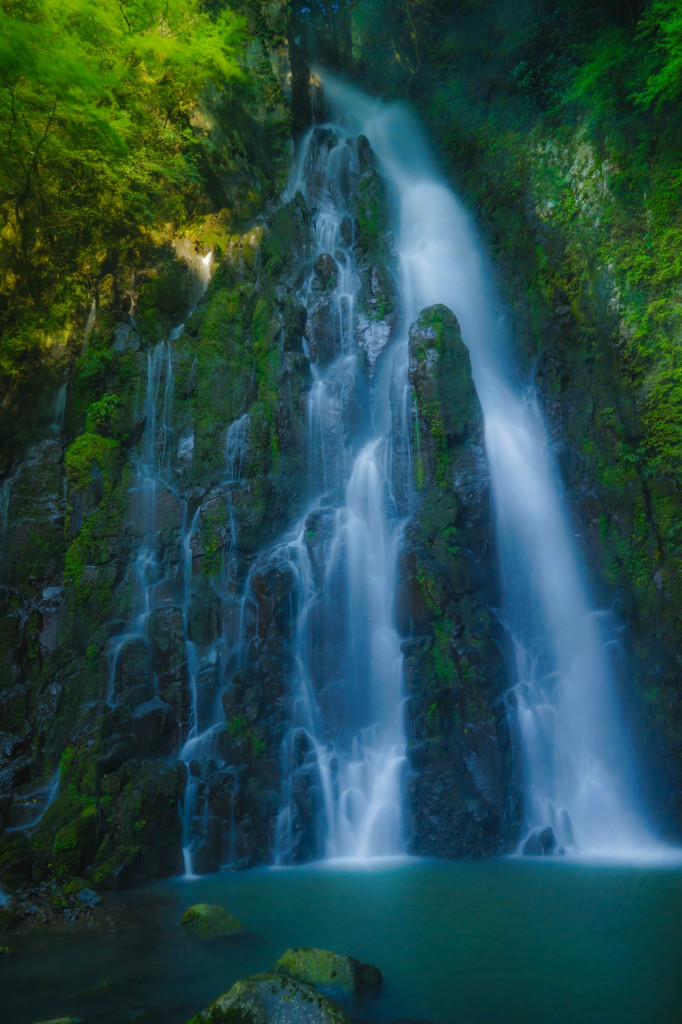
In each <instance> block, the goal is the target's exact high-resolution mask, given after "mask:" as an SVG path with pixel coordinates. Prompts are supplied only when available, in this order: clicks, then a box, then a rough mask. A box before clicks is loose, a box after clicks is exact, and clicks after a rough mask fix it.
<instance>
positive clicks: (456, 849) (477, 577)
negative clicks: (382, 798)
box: [398, 306, 518, 856]
mask: <svg viewBox="0 0 682 1024" xmlns="http://www.w3.org/2000/svg"><path fill="white" fill-rule="evenodd" d="M409 372H410V382H411V384H412V386H413V388H414V394H415V405H416V409H415V415H416V417H417V421H418V435H419V446H418V450H417V454H416V458H415V463H416V464H415V484H416V489H417V511H416V514H415V516H414V518H413V519H412V520H411V521H410V522H409V523H408V525H407V528H406V530H405V542H404V548H403V552H402V554H401V558H400V579H401V585H400V589H399V595H398V611H399V614H400V621H401V625H402V629H403V631H404V632H405V633H408V634H410V635H411V637H412V639H410V640H408V641H406V642H405V643H404V644H403V652H404V673H405V683H406V689H407V695H408V700H407V707H406V715H407V723H406V725H407V734H408V760H409V762H410V765H411V769H412V770H411V773H410V775H409V779H408V798H409V803H410V805H411V808H412V836H411V845H412V848H413V849H414V850H415V852H419V853H423V854H429V855H436V856H462V855H469V856H472V855H474V856H475V855H481V854H492V853H495V852H500V851H501V850H503V849H509V848H511V845H512V843H513V835H512V833H513V819H514V817H515V814H516V811H515V810H513V808H515V807H516V802H517V801H518V792H517V789H516V783H515V780H514V778H513V776H512V774H511V767H510V757H511V751H510V738H509V726H508V722H507V720H506V714H505V711H504V708H503V704H502V701H501V700H500V698H501V696H502V694H503V692H504V690H505V688H506V682H505V672H504V666H503V660H502V655H501V648H502V643H503V637H502V631H501V628H500V626H499V624H498V623H497V621H496V620H495V618H494V617H493V616H492V614H491V613H490V611H489V607H490V605H491V604H494V603H495V601H496V587H497V572H496V568H495V565H494V563H493V560H492V552H491V550H490V536H491V523H490V497H489V492H488V473H487V465H486V461H485V450H484V445H483V436H482V416H481V412H480V408H479V406H478V399H477V397H476V392H475V389H474V387H473V382H472V380H471V370H470V364H469V355H468V352H467V351H466V349H465V347H464V345H463V343H462V340H461V336H460V332H459V327H458V325H457V321H456V320H455V318H454V316H453V314H452V313H451V312H450V310H448V309H446V308H445V307H444V306H435V307H431V308H430V309H427V310H424V311H423V312H422V314H421V315H420V317H419V319H418V321H417V323H416V324H415V325H413V326H412V328H411V330H410V368H409ZM512 793H513V794H514V796H513V797H512V798H511V800H510V799H509V797H510V794H512ZM510 808H511V809H510Z"/></svg>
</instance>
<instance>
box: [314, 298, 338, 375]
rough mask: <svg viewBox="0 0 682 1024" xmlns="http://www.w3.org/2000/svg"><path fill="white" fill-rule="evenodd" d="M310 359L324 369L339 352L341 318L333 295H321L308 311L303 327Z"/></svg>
mask: <svg viewBox="0 0 682 1024" xmlns="http://www.w3.org/2000/svg"><path fill="white" fill-rule="evenodd" d="M305 337H306V341H307V342H308V349H309V351H310V358H311V361H312V362H313V363H318V364H319V365H320V367H322V368H324V367H326V366H329V364H330V363H331V362H332V361H333V360H334V359H336V357H337V356H338V354H339V352H340V351H341V344H340V340H341V317H340V313H339V307H338V303H337V300H336V297H335V295H333V294H331V293H328V292H325V293H323V294H321V295H320V296H319V297H318V298H317V299H316V300H315V302H314V304H313V305H312V306H310V307H309V309H308V318H307V320H306V325H305Z"/></svg>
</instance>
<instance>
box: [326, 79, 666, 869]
mask: <svg viewBox="0 0 682 1024" xmlns="http://www.w3.org/2000/svg"><path fill="white" fill-rule="evenodd" d="M322 77H323V84H324V90H325V97H326V100H327V104H328V106H329V108H330V109H331V111H332V113H333V115H334V116H336V117H344V118H345V120H346V123H348V124H352V125H353V128H354V130H356V131H359V132H362V133H363V134H364V135H366V136H367V138H368V139H369V141H370V144H371V146H372V148H373V150H374V152H375V153H376V154H377V155H378V157H379V159H380V161H381V164H382V167H383V170H384V171H385V173H386V174H387V176H388V177H389V178H390V180H391V181H392V182H393V184H394V186H395V189H396V193H397V196H398V202H399V223H400V233H399V240H398V248H399V255H400V283H401V289H402V295H403V305H404V317H405V320H406V322H407V323H408V324H409V323H410V322H412V321H414V320H415V319H416V317H417V314H418V313H419V311H420V310H421V309H422V308H424V307H426V306H429V305H432V304H434V303H443V304H444V305H446V306H449V307H450V308H451V309H452V310H453V311H454V313H455V314H456V316H457V318H458V320H459V322H460V326H461V329H462V336H463V338H464V341H465V343H466V345H467V347H468V348H469V350H470V354H471V362H472V369H473V374H474V380H475V383H476V388H477V391H478V395H479V399H480V402H481V406H482V408H483V413H484V417H485V436H486V447H487V452H488V460H489V464H490V470H491V482H492V489H493V498H494V504H495V508H496V514H497V523H498V531H497V532H498V548H499V557H500V563H501V573H502V583H503V592H504V616H505V620H506V626H507V628H508V632H509V636H510V638H511V641H512V643H513V648H514V651H515V664H514V673H515V682H514V683H513V685H512V687H511V690H510V694H509V699H510V703H512V704H514V705H515V706H516V708H517V718H518V729H519V734H520V738H521V746H522V750H523V762H524V768H525V776H526V790H527V800H526V818H527V821H526V825H527V828H528V830H529V831H532V830H534V829H538V828H543V827H545V826H551V827H552V828H553V829H554V832H555V834H556V837H557V840H558V843H559V844H561V845H562V846H564V847H565V848H567V849H572V850H580V851H581V852H610V853H613V854H622V853H628V852H630V851H632V850H634V849H635V848H637V847H651V846H652V845H653V840H652V838H651V836H650V833H649V831H648V828H647V826H646V824H645V821H644V818H643V815H642V811H641V809H640V807H639V806H638V801H637V798H636V796H635V786H634V784H633V773H634V764H633V757H632V754H631V753H630V746H629V744H628V741H627V736H626V732H625V730H624V727H623V723H622V721H621V717H620V713H619V708H618V701H617V696H616V693H615V684H614V679H613V672H612V668H611V666H610V664H609V650H608V644H607V638H606V637H605V635H604V632H603V630H602V629H601V626H600V621H601V620H600V615H599V613H597V612H595V611H594V609H593V608H592V607H591V606H590V603H589V599H588V596H587V590H586V586H585V582H584V580H583V579H582V575H581V572H580V570H579V568H578V561H577V554H576V551H575V549H574V544H573V541H572V539H571V534H570V531H569V527H568V522H567V516H566V512H565V509H564V505H563V498H562V495H561V485H560V482H559V479H558V475H557V472H556V468H555V466H554V464H553V460H552V457H551V453H550V449H549V445H548V440H547V435H546V432H545V429H544V426H543V423H542V418H541V416H540V414H539V411H538V409H537V406H536V404H535V401H534V399H533V397H532V396H528V395H526V394H522V393H520V392H519V390H518V389H516V388H515V386H514V384H513V378H512V374H511V373H510V371H509V368H508V361H507V342H506V338H505V326H504V323H503V319H502V317H501V315H500V311H499V305H498V302H497V299H496V297H495V294H494V290H493V288H492V285H491V283H490V277H489V274H488V273H487V271H486V268H485V266H484V261H483V259H482V256H481V252H480V248H479V245H478V242H477V240H476V238H475V235H474V232H473V229H472V227H471V225H470V223H469V220H468V217H467V216H466V214H465V213H464V211H463V210H462V209H461V207H460V206H459V204H458V203H457V201H456V200H455V198H454V196H453V195H452V194H451V192H450V191H449V190H448V189H447V188H446V187H445V186H444V185H443V184H441V183H440V181H439V180H438V175H437V173H436V171H435V168H434V166H433V164H432V162H431V159H430V157H429V154H428V147H427V144H426V142H425V139H424V137H423V134H422V132H421V131H420V129H419V127H418V126H417V125H416V123H415V122H414V120H413V118H412V117H411V116H410V114H409V113H408V112H407V111H406V110H404V109H402V108H401V107H399V106H397V105H394V106H385V105H382V104H381V103H378V102H376V101H374V100H371V99H370V98H368V97H365V96H363V95H362V94H360V93H358V92H357V91H356V90H354V89H352V88H350V87H348V86H346V85H343V84H341V83H339V82H338V81H335V80H334V79H332V78H330V77H329V76H327V75H324V76H322Z"/></svg>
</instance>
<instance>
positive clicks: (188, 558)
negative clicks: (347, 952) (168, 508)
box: [180, 414, 249, 878]
mask: <svg viewBox="0 0 682 1024" xmlns="http://www.w3.org/2000/svg"><path fill="white" fill-rule="evenodd" d="M248 437H249V417H248V415H247V414H244V415H243V416H240V417H239V419H237V420H235V421H234V423H231V424H230V426H229V427H228V429H227V433H226V437H225V465H226V474H225V485H226V490H225V494H226V498H227V505H228V511H229V531H230V538H231V541H230V543H228V545H227V547H226V552H225V562H224V565H223V571H222V576H223V578H224V579H228V580H229V577H230V571H231V566H230V556H231V553H232V549H233V548H234V546H235V540H236V525H235V517H234V514H233V509H232V503H231V490H230V488H231V486H232V485H236V486H241V481H242V480H243V478H244V474H245V472H246V461H247V457H248ZM198 518H199V510H197V512H196V513H195V516H194V520H193V522H192V524H191V525H190V527H189V529H188V530H185V531H183V552H184V559H183V566H184V568H183V579H184V585H185V605H184V606H185V621H187V620H188V618H189V605H190V602H191V599H192V558H193V552H192V537H193V535H194V534H195V532H196V530H197V527H198ZM241 603H242V605H243V599H242V602H241ZM239 621H240V628H239V630H238V631H237V635H236V637H235V636H231V635H229V633H228V631H227V630H224V631H223V634H222V637H221V644H220V647H221V651H220V654H221V658H220V660H221V664H222V665H223V666H224V667H226V668H228V667H229V668H231V669H232V670H233V671H234V670H235V669H237V668H238V667H239V665H240V664H241V660H242V650H243V640H242V628H241V625H242V622H243V614H240V615H239ZM186 650H187V656H188V662H189V666H190V671H189V677H190V685H191V701H192V705H191V708H192V709H191V728H190V731H189V736H188V738H187V742H186V743H185V744H184V746H183V747H182V750H181V751H180V757H181V758H182V760H183V761H184V762H185V764H186V765H187V786H186V789H185V799H184V804H183V815H182V825H183V857H184V864H185V875H186V877H188V878H191V877H194V854H195V851H196V849H197V847H198V846H199V844H200V843H202V842H203V841H205V840H206V839H207V837H208V834H209V831H210V829H211V828H213V827H215V819H214V818H213V817H212V816H211V822H210V823H209V809H210V808H209V785H210V775H211V774H212V771H215V769H216V767H217V764H218V763H219V761H221V760H222V758H221V756H220V753H219V751H218V744H219V741H220V733H221V731H223V730H224V727H225V718H224V714H223V711H222V707H221V706H220V704H219V702H218V703H217V705H216V707H215V708H214V709H212V713H210V714H209V715H207V716H205V717H206V720H205V721H203V720H202V719H201V716H200V714H199V704H200V701H201V697H202V695H201V693H200V692H199V684H198V676H199V673H198V660H197V657H196V653H195V648H194V644H193V643H192V641H191V639H190V638H189V636H187V637H186ZM217 654H218V652H216V656H217ZM224 774H225V775H228V774H229V771H228V772H225V773H224ZM229 791H230V801H231V803H230V810H231V813H230V818H229V821H226V822H225V823H224V825H223V829H225V830H226V832H225V834H223V835H222V836H221V837H220V841H219V842H218V843H217V844H216V845H217V846H218V848H220V849H222V851H223V858H224V859H223V863H226V864H231V863H233V862H234V859H235V840H234V837H235V823H234V802H235V798H236V796H237V793H238V784H237V781H236V775H235V773H234V772H233V773H232V776H231V784H230V785H229Z"/></svg>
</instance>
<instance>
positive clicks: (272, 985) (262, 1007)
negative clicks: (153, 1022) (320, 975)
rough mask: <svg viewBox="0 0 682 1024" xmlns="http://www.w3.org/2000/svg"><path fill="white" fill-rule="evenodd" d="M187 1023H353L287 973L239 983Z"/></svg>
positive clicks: (329, 1001) (272, 973)
mask: <svg viewBox="0 0 682 1024" xmlns="http://www.w3.org/2000/svg"><path fill="white" fill-rule="evenodd" d="M188 1024H352V1022H351V1019H350V1017H348V1016H347V1015H346V1014H345V1013H344V1012H343V1010H342V1009H341V1007H339V1006H337V1005H336V1004H335V1003H333V1002H332V1001H331V999H327V997H326V996H323V995H322V994H321V993H320V992H317V991H316V989H314V988H313V987H312V985H306V984H304V983H303V982H301V981H297V980H296V979H295V978H290V977H289V976H288V975H286V974H279V973H278V972H276V971H271V972H270V973H269V974H253V975H252V976H251V977H250V978H245V979H244V980H243V981H238V982H237V983H236V985H233V986H232V988H231V989H230V990H229V992H224V993H223V995H222V996H218V998H217V999H216V1000H215V1002H213V1003H211V1005H210V1006H209V1007H208V1008H207V1009H206V1010H204V1011H203V1013H199V1014H197V1015H196V1016H195V1017H192V1020H191V1021H189V1022H188Z"/></svg>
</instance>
